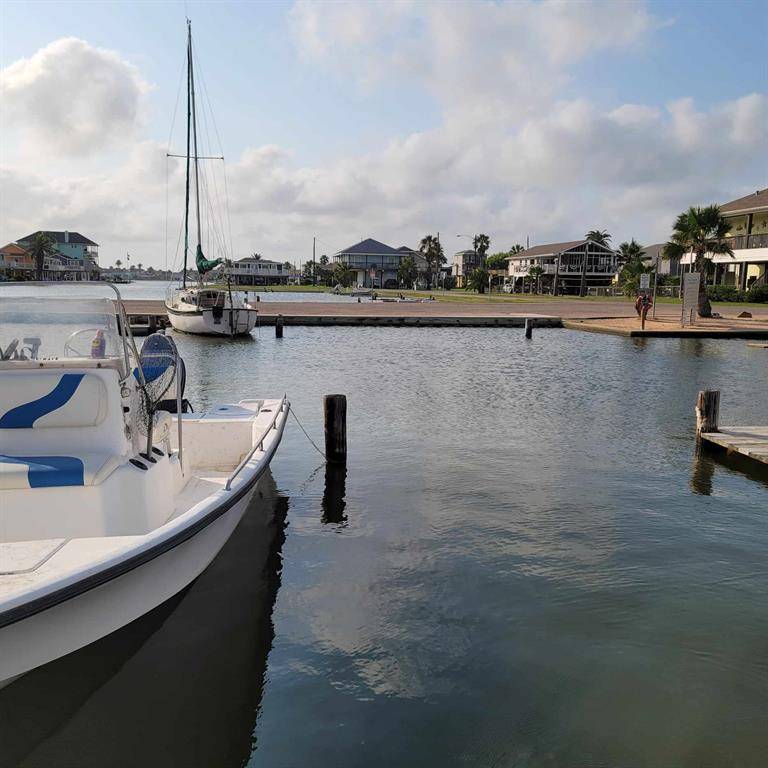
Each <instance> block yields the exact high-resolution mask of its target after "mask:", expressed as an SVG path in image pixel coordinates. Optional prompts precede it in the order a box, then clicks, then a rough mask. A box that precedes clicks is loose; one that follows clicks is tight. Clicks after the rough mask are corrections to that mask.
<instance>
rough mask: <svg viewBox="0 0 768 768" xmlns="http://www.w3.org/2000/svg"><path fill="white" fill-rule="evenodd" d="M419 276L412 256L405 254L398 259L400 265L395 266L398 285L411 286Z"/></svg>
mask: <svg viewBox="0 0 768 768" xmlns="http://www.w3.org/2000/svg"><path fill="white" fill-rule="evenodd" d="M418 276H419V270H418V269H417V267H416V262H415V261H414V259H413V256H405V257H403V258H402V259H401V260H400V266H399V267H398V268H397V282H398V283H400V285H407V286H411V285H413V284H414V283H415V282H416V278H417V277H418Z"/></svg>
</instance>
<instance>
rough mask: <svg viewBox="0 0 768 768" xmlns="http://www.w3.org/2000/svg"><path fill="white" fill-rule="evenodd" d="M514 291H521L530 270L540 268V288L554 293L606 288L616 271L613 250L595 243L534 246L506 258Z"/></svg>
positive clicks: (569, 242)
mask: <svg viewBox="0 0 768 768" xmlns="http://www.w3.org/2000/svg"><path fill="white" fill-rule="evenodd" d="M507 264H508V265H509V266H508V268H507V272H508V275H509V281H510V283H511V284H512V288H513V290H514V291H517V290H522V289H523V286H524V282H525V278H526V277H527V276H528V272H529V271H530V269H531V267H541V268H542V270H543V274H542V276H541V285H542V286H543V288H544V290H547V291H552V292H553V293H555V294H578V295H580V296H586V295H587V293H588V292H589V291H590V289H600V288H607V287H608V286H609V285H610V284H611V283H612V282H613V281H614V279H615V277H616V272H617V261H616V251H614V250H613V249H612V248H609V247H608V246H606V245H601V244H600V243H596V242H595V241H594V240H586V239H584V240H570V241H568V242H565V243H546V244H544V245H534V246H533V247H531V248H527V249H526V250H524V251H520V252H519V253H516V254H514V255H512V256H509V257H508V259H507Z"/></svg>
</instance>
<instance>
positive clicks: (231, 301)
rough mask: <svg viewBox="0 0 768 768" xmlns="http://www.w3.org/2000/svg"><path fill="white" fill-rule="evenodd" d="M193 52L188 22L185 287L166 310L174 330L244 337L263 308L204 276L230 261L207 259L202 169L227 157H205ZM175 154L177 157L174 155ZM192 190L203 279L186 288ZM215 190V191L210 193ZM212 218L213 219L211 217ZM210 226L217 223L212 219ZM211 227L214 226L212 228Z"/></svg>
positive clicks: (197, 259)
mask: <svg viewBox="0 0 768 768" xmlns="http://www.w3.org/2000/svg"><path fill="white" fill-rule="evenodd" d="M193 59H194V57H193V54H192V26H191V24H190V22H189V21H187V150H186V154H185V155H181V157H184V158H185V160H186V192H185V197H184V268H183V271H182V281H181V287H180V288H174V289H171V290H169V291H168V295H167V296H166V299H165V308H166V310H167V312H168V319H169V320H170V323H171V327H172V328H173V329H174V330H176V331H183V332H185V333H197V334H203V335H208V336H211V335H212V336H230V337H234V336H245V335H247V334H250V332H251V331H252V330H253V329H254V328H255V327H256V322H257V320H258V310H257V309H256V308H255V307H251V305H250V304H249V303H248V302H247V301H246V299H245V298H244V297H243V296H242V294H240V293H239V292H237V291H233V290H232V288H231V285H230V282H229V276H228V274H226V272H225V273H223V275H222V277H224V278H225V279H226V282H227V286H226V288H225V289H221V288H218V287H215V286H206V285H203V279H204V277H205V275H206V274H207V273H208V272H210V271H211V270H213V269H215V268H216V267H218V266H219V265H220V264H222V263H223V262H224V261H225V260H224V259H222V258H216V259H206V257H205V255H204V254H203V246H202V241H203V236H202V220H201V217H200V195H201V192H202V191H203V190H201V185H200V169H199V163H200V161H201V160H211V159H214V160H216V159H218V160H222V161H223V159H224V158H223V157H211V156H204V157H200V154H199V152H198V144H197V107H196V101H195V73H194V66H193ZM174 156H176V155H174ZM190 189H191V190H192V192H193V194H194V201H195V220H196V223H197V229H196V232H197V248H196V251H195V266H196V267H197V272H198V275H199V277H200V284H199V285H197V286H191V285H187V262H188V256H189V213H190ZM209 192H210V190H209ZM214 208H218V206H212V205H211V204H210V200H209V201H208V205H207V209H208V210H209V214H211V215H212V211H213V209H214ZM209 218H210V216H209ZM209 224H212V222H210V221H209ZM210 228H211V227H209V229H210ZM213 229H214V230H215V234H217V236H216V237H214V241H215V242H217V243H218V244H219V247H221V245H222V242H223V240H222V236H221V233H220V231H219V230H220V229H221V227H219V228H216V227H213Z"/></svg>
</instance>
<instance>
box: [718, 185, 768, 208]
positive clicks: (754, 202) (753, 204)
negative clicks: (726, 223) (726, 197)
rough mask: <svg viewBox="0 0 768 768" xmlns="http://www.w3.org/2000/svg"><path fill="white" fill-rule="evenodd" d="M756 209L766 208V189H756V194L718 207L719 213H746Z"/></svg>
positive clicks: (767, 197)
mask: <svg viewBox="0 0 768 768" xmlns="http://www.w3.org/2000/svg"><path fill="white" fill-rule="evenodd" d="M758 208H768V189H758V190H757V192H752V194H750V195H746V196H745V197H740V198H739V199H738V200H731V202H730V203H725V205H721V206H720V213H737V212H740V211H743V212H744V213H747V212H749V211H754V210H756V209H758Z"/></svg>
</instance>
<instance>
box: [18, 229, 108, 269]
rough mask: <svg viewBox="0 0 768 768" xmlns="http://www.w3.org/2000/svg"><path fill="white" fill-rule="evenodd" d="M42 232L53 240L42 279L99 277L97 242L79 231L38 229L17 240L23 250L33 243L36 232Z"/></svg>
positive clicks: (37, 233)
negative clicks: (54, 251) (52, 251)
mask: <svg viewBox="0 0 768 768" xmlns="http://www.w3.org/2000/svg"><path fill="white" fill-rule="evenodd" d="M39 234H44V235H47V236H48V238H49V239H50V240H51V241H52V242H53V245H54V248H55V250H56V254H55V256H52V257H50V258H47V259H46V262H45V264H44V265H43V279H44V280H75V281H79V280H99V279H100V272H101V270H100V268H99V244H98V243H94V242H93V240H91V239H90V238H87V237H85V236H84V235H81V234H80V233H79V232H68V231H67V230H64V231H55V230H38V231H37V232H33V233H32V234H31V235H27V236H26V237H21V238H19V239H18V240H17V241H16V243H17V244H18V245H20V246H21V247H23V248H25V249H29V248H31V246H32V241H33V240H34V239H35V236H36V235H39Z"/></svg>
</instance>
